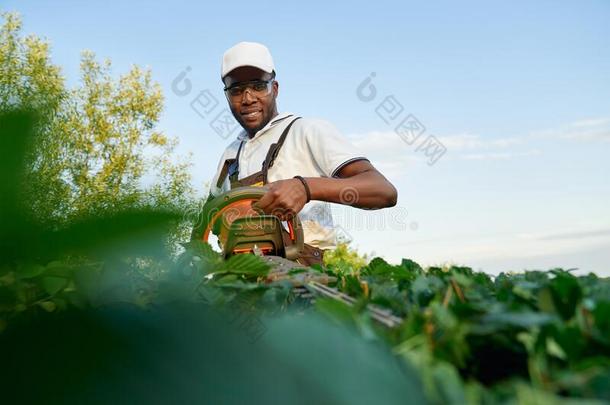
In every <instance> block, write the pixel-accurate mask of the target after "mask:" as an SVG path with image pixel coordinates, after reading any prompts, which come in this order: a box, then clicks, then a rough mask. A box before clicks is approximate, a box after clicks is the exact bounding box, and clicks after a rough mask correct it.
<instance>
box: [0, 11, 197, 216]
mask: <svg viewBox="0 0 610 405" xmlns="http://www.w3.org/2000/svg"><path fill="white" fill-rule="evenodd" d="M1 16H2V19H3V23H2V24H1V25H0V110H8V109H11V108H28V109H34V110H35V111H36V113H37V115H38V117H37V121H36V122H37V131H36V136H35V138H34V139H33V144H32V148H30V149H29V152H30V153H29V155H28V156H27V165H26V167H25V169H26V170H25V172H24V176H25V181H24V183H23V184H24V185H25V187H24V188H23V194H22V196H21V198H23V199H24V202H25V205H26V206H27V207H29V208H30V214H31V215H32V216H33V217H34V218H36V220H38V221H39V222H47V223H52V224H58V223H64V222H66V221H69V220H70V219H72V218H78V217H79V216H82V215H89V214H92V213H94V212H96V211H97V210H99V209H102V210H109V209H115V210H120V209H122V208H127V207H134V206H155V207H164V208H167V209H180V210H185V209H187V208H188V206H189V205H192V204H193V198H194V197H193V190H192V188H191V186H190V177H189V174H188V166H189V164H188V163H187V162H186V161H179V160H178V159H177V158H176V157H175V154H174V153H173V152H174V149H175V146H176V141H175V140H174V139H170V138H169V137H167V136H166V135H164V134H163V133H162V132H160V131H158V130H156V129H155V126H156V123H157V121H158V120H159V116H160V114H161V111H162V106H163V96H162V94H161V89H160V86H159V85H158V84H157V83H154V82H153V81H152V78H151V73H150V71H146V70H142V69H141V68H139V67H137V66H134V67H132V69H131V70H130V71H129V72H128V73H127V74H125V75H122V76H120V77H119V78H118V79H114V78H113V76H112V75H111V64H110V61H108V60H107V61H105V62H103V63H100V62H97V61H96V59H95V56H94V54H93V53H92V52H89V51H85V52H83V54H82V59H81V69H80V70H81V77H80V83H79V84H78V85H77V86H76V87H75V88H73V89H68V88H67V87H66V84H65V80H64V78H63V76H62V75H61V70H60V68H59V67H58V66H55V65H53V63H52V62H51V59H50V51H49V44H48V43H47V42H45V41H43V40H41V39H40V38H38V37H36V36H35V35H30V36H27V37H23V36H22V35H21V20H20V18H19V17H18V16H17V15H16V14H11V13H3V14H2V15H1ZM0 21H1V20H0Z"/></svg>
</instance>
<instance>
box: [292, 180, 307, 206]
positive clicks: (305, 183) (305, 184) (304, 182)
mask: <svg viewBox="0 0 610 405" xmlns="http://www.w3.org/2000/svg"><path fill="white" fill-rule="evenodd" d="M293 179H299V180H300V181H301V183H303V187H305V194H307V201H306V202H305V204H307V203H308V202H310V201H311V190H309V185H308V184H307V181H305V179H304V178H303V177H301V176H294V177H293Z"/></svg>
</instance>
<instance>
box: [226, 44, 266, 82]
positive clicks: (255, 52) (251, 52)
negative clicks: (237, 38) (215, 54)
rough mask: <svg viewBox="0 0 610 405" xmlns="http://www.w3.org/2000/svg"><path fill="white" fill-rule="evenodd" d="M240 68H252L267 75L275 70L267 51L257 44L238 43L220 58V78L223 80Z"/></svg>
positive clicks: (263, 46)
mask: <svg viewBox="0 0 610 405" xmlns="http://www.w3.org/2000/svg"><path fill="white" fill-rule="evenodd" d="M242 66H254V67H255V68H258V69H260V70H262V71H265V72H267V73H271V72H273V70H274V69H275V66H274V65H273V58H272V57H271V53H270V52H269V49H267V47H266V46H265V45H263V44H259V43H257V42H240V43H238V44H237V45H235V46H233V47H232V48H229V49H228V50H227V51H226V52H225V53H224V55H223V56H222V67H221V72H220V78H221V79H224V78H225V76H226V75H227V74H228V73H229V72H230V71H232V70H233V69H237V68H238V67H242Z"/></svg>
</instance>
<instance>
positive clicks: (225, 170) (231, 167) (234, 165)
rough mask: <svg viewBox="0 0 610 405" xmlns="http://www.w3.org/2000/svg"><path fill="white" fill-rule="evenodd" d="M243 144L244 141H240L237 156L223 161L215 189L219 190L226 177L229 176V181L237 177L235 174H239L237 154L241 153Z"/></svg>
mask: <svg viewBox="0 0 610 405" xmlns="http://www.w3.org/2000/svg"><path fill="white" fill-rule="evenodd" d="M243 144H244V141H243V140H242V141H241V143H240V144H239V148H238V149H237V155H236V156H235V157H234V158H231V159H226V160H225V162H224V164H223V166H222V169H220V173H219V174H218V180H217V181H216V187H218V188H221V187H222V184H223V183H224V182H225V179H226V178H227V176H229V178H230V179H233V178H234V177H236V176H237V174H239V152H240V151H241V147H242V145H243Z"/></svg>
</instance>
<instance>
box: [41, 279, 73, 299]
mask: <svg viewBox="0 0 610 405" xmlns="http://www.w3.org/2000/svg"><path fill="white" fill-rule="evenodd" d="M68 283H69V280H68V279H67V278H63V277H43V278H42V287H43V288H44V290H45V291H46V292H47V294H49V295H55V294H57V293H58V292H60V291H61V290H63V289H64V288H66V287H67V286H68Z"/></svg>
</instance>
